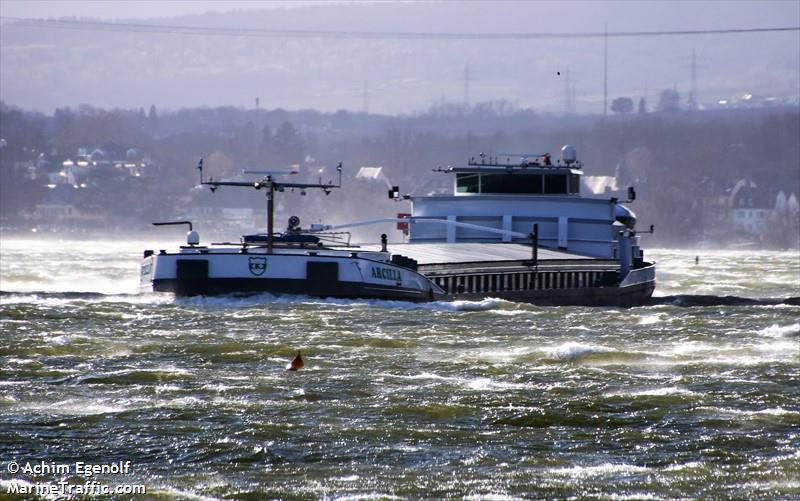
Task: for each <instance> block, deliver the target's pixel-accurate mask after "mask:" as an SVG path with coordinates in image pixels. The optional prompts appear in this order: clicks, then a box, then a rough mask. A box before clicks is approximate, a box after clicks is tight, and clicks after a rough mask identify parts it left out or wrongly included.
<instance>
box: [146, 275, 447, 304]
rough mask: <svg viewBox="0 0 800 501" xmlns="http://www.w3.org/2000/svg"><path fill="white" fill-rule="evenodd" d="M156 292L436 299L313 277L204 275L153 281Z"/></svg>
mask: <svg viewBox="0 0 800 501" xmlns="http://www.w3.org/2000/svg"><path fill="white" fill-rule="evenodd" d="M153 291H154V292H171V293H173V294H175V295H176V296H179V297H183V296H218V295H225V294H263V293H269V294H274V295H282V294H294V295H303V296H312V297H331V298H341V299H384V300H397V301H413V302H424V301H431V300H433V299H434V298H433V297H432V296H431V295H430V294H426V293H424V292H422V291H419V290H414V289H408V288H403V287H390V286H381V285H376V284H365V283H360V282H343V281H336V282H333V283H324V282H319V281H312V280H291V279H269V278H264V279H262V278H204V279H198V280H175V279H165V280H154V281H153Z"/></svg>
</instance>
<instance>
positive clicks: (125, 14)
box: [0, 0, 309, 19]
mask: <svg viewBox="0 0 800 501" xmlns="http://www.w3.org/2000/svg"><path fill="white" fill-rule="evenodd" d="M308 3H309V2H301V1H274V2H264V1H256V0H250V1H248V0H228V1H225V0H202V1H198V0H192V1H180V0H149V1H130V0H118V1H101V0H80V1H76V0H0V11H2V15H3V16H9V17H44V18H46V17H73V16H74V17H94V18H100V19H145V18H153V17H175V16H184V15H187V14H202V13H204V12H224V11H232V10H263V9H270V8H287V7H301V6H304V5H305V4H308Z"/></svg>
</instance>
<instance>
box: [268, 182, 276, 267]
mask: <svg viewBox="0 0 800 501" xmlns="http://www.w3.org/2000/svg"><path fill="white" fill-rule="evenodd" d="M267 180H268V181H267V254H272V242H273V234H274V228H275V183H273V182H272V179H271V178H270V176H267Z"/></svg>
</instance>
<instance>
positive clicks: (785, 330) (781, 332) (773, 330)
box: [757, 323, 800, 337]
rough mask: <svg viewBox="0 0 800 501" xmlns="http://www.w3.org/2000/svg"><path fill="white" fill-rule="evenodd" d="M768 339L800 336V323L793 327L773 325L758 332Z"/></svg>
mask: <svg viewBox="0 0 800 501" xmlns="http://www.w3.org/2000/svg"><path fill="white" fill-rule="evenodd" d="M757 334H760V335H762V336H766V337H796V336H798V335H800V323H797V324H792V325H778V324H772V325H770V326H769V327H765V328H763V329H761V330H760V331H758V332H757Z"/></svg>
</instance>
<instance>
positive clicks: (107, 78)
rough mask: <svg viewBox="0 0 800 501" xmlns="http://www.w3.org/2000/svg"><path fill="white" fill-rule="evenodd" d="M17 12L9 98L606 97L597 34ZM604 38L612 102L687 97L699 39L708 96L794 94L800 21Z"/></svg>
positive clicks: (2, 29) (6, 78)
mask: <svg viewBox="0 0 800 501" xmlns="http://www.w3.org/2000/svg"><path fill="white" fill-rule="evenodd" d="M243 11H247V13H246V14H243ZM209 12H213V14H207V15H204V16H201V14H205V13H209ZM0 15H2V16H4V17H6V18H9V17H10V18H58V17H78V18H87V17H88V18H94V19H102V20H107V21H108V20H127V19H136V20H142V19H149V21H147V23H149V24H158V23H163V24H170V25H182V26H200V27H225V28H232V29H245V30H264V29H268V30H276V29H279V30H291V29H295V30H312V31H313V30H326V31H358V32H381V31H383V32H391V33H397V32H420V33H508V32H513V33H536V32H541V33H601V32H602V31H603V27H604V25H605V24H607V25H608V30H609V31H610V32H629V31H664V30H707V29H731V28H772V27H796V26H800V1H798V0H784V1H781V0H773V1H767V0H761V1H688V0H687V1H649V2H646V1H617V2H604V1H552V2H533V1H524V2H514V1H502V2H501V1H498V2H488V1H483V2H479V1H465V2H456V1H450V2H388V1H387V2H349V1H327V2H323V1H316V2H313V1H302V2H301V1H276V2H258V1H235V0H234V1H219V0H209V1H191V2H189V1H155V0H151V1H117V2H101V1H69V0H61V1H53V0H47V1H37V0H25V1H20V0H0ZM187 16H191V17H187ZM165 18H172V19H170V20H169V21H160V20H163V19H165ZM16 24H17V26H15V21H11V20H4V21H3V24H2V25H0V99H3V100H4V101H5V102H6V103H7V104H12V105H17V106H22V107H26V108H34V109H39V110H43V111H47V110H52V109H54V108H55V107H61V106H75V105H77V104H80V103H86V104H90V105H93V106H98V107H125V108H138V107H148V106H149V105H151V104H155V105H157V106H158V107H159V108H168V109H176V108H180V107H193V106H200V105H210V106H225V105H233V106H253V105H254V102H255V98H256V97H259V98H260V101H259V102H260V106H262V107H265V108H278V107H282V108H287V109H302V108H313V109H321V110H326V111H335V110H337V109H349V110H363V109H369V110H370V111H372V112H378V113H391V114H396V113H406V112H414V111H420V110H422V109H425V108H428V107H429V106H431V105H432V104H436V103H439V102H443V101H447V102H452V103H460V102H465V101H466V102H470V103H471V104H474V103H476V102H487V101H499V100H502V101H506V102H509V103H513V104H516V105H519V106H522V107H533V108H535V109H537V110H541V111H549V112H556V113H558V112H562V111H564V110H565V109H566V107H565V101H566V98H565V96H566V95H567V90H568V89H570V88H571V89H573V90H572V93H573V94H574V102H575V106H574V108H575V109H576V110H577V111H578V112H579V113H598V112H602V109H603V102H604V101H603V89H604V79H603V74H604V50H603V40H602V37H599V38H598V37H595V38H572V39H528V40H521V39H518V40H463V39H459V40H445V39H440V40H397V39H378V40H363V39H361V40H347V39H318V38H317V39H314V38H302V37H294V38H292V37H259V36H246V34H243V35H242V36H227V35H226V36H212V35H210V34H208V33H195V34H189V35H187V34H180V33H173V32H167V33H152V32H149V33H148V32H135V30H128V31H122V32H120V31H108V30H105V29H100V28H92V27H91V26H89V27H86V26H84V27H82V28H79V29H65V28H64V27H62V28H61V29H56V28H42V27H41V26H39V27H36V26H30V25H28V26H26V25H25V24H24V23H16ZM67 28H69V27H67ZM608 47H609V51H608V97H609V102H610V100H611V99H614V98H615V97H631V98H633V99H634V100H635V101H637V102H638V100H639V98H641V97H644V98H646V99H647V101H648V103H649V104H650V105H651V106H654V105H655V104H656V102H657V100H658V97H659V93H660V92H661V91H662V90H663V89H668V88H671V89H675V90H677V91H678V92H679V93H680V95H681V98H682V99H683V100H686V99H687V98H688V96H689V94H690V92H691V91H692V78H691V74H692V72H691V55H692V52H693V51H696V53H697V55H698V59H697V63H696V69H697V72H696V79H695V81H696V88H697V93H698V98H699V100H700V101H701V102H710V103H714V102H717V101H718V100H723V99H730V98H732V97H736V96H743V95H747V94H751V93H752V94H761V95H763V96H775V97H777V98H780V99H789V100H792V99H795V100H796V99H798V97H799V96H800V33H798V32H797V31H791V32H781V33H775V32H772V33H756V34H735V35H727V34H726V35H696V36H676V37H661V36H658V37H642V38H610V39H609V43H608ZM467 66H468V67H469V72H468V74H467V72H466V71H465V70H466V68H467ZM567 75H569V77H567Z"/></svg>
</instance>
